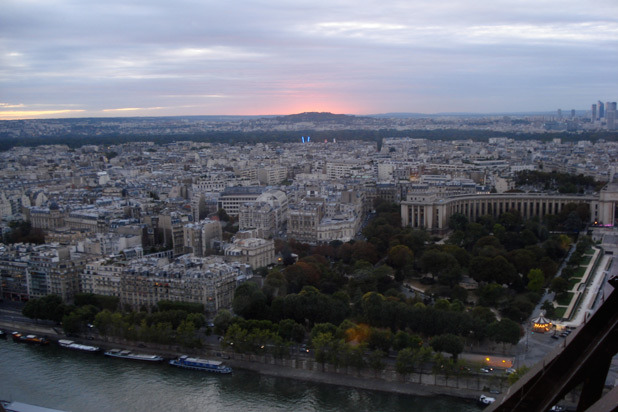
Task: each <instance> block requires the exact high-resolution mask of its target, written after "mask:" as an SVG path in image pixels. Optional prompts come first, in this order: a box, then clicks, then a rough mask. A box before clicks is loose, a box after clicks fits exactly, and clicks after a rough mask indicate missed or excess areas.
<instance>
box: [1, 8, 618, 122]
mask: <svg viewBox="0 0 618 412" xmlns="http://www.w3.org/2000/svg"><path fill="white" fill-rule="evenodd" d="M3 10H4V12H3V15H2V16H1V17H0V23H1V24H0V27H1V28H0V39H1V40H0V44H2V47H1V48H0V56H1V57H0V66H1V67H2V69H0V90H1V94H0V96H1V97H0V120H10V119H33V118H57V117H119V116H183V115H186V116H189V115H272V114H276V115H283V114H291V113H300V112H332V113H346V114H356V115H366V114H379V113H389V112H410V113H412V112H413V113H426V114H430V113H441V112H442V113H443V112H460V113H461V112H465V113H500V112H530V111H555V110H557V109H559V108H562V109H563V110H565V111H568V110H570V109H577V110H589V108H590V105H591V103H594V102H597V101H606V100H608V99H609V100H615V98H614V97H613V96H615V95H616V94H617V93H616V92H617V90H616V87H615V82H613V80H614V79H615V67H616V66H617V63H618V54H617V53H615V51H616V44H618V42H617V40H618V19H616V18H615V17H614V18H612V17H610V16H618V5H616V4H615V3H614V2H612V1H610V0H602V1H598V2H596V3H595V5H594V7H590V6H589V5H586V4H582V3H581V2H575V1H571V0H569V1H563V2H558V1H553V0H552V1H548V2H544V3H542V4H539V3H538V2H532V1H523V2H518V3H517V4H516V5H515V4H512V3H511V2H506V1H498V2H496V1H492V2H476V3H475V5H474V6H473V7H471V6H470V5H467V4H463V2H458V1H448V2H442V3H439V4H435V3H433V2H428V1H415V2H414V3H413V4H409V3H407V2H392V3H391V4H389V5H388V7H385V6H384V4H382V3H378V2H375V1H363V2H354V3H352V2H349V1H337V2H328V3H326V2H311V3H309V2H295V3H294V4H293V5H291V4H287V3H285V4H283V3H282V4H278V3H276V2H269V3H268V4H260V3H255V2H246V1H241V2H234V3H231V4H229V3H226V4H216V3H211V2H205V3H204V4H198V3H193V2H190V1H181V2H175V3H174V4H173V5H172V4H168V3H164V2H156V1H155V2H147V3H141V2H137V1H132V2H130V3H126V2H118V1H111V2H106V3H105V4H103V3H99V2H96V1H85V2H80V3H72V2H69V1H59V2H54V3H53V4H50V3H48V2H42V1H38V0H32V1H28V2H23V1H20V2H17V1H13V0H9V1H7V2H6V3H5V5H4V7H3Z"/></svg>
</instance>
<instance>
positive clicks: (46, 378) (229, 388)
mask: <svg viewBox="0 0 618 412" xmlns="http://www.w3.org/2000/svg"><path fill="white" fill-rule="evenodd" d="M0 399H3V400H10V401H19V402H24V403H30V404H33V405H38V406H45V407H48V408H56V409H61V410H64V411H71V412H94V411H96V412H131V411H136V412H142V411H148V412H150V411H182V412H190V411H243V412H249V411H269V412H273V411H350V412H352V411H353V412H362V411H384V412H388V411H419V412H423V411H427V412H429V411H431V412H440V411H449V412H456V411H463V412H466V411H478V410H479V408H478V407H477V406H476V405H475V404H474V403H472V402H470V401H465V400H461V399H457V398H450V397H445V396H441V397H417V396H406V395H396V394H388V393H382V392H373V391H366V390H358V389H353V388H347V387H342V386H332V385H325V384H317V383H310V382H303V381H296V380H292V379H282V378H274V377H267V376H263V375H259V374H257V373H254V372H249V371H243V370H239V369H236V370H234V372H233V373H232V374H231V375H217V374H210V373H206V372H199V371H190V370H184V369H178V368H173V367H171V366H169V365H167V364H165V363H161V364H144V363H139V362H134V361H127V360H123V359H111V358H106V357H104V356H103V355H101V354H91V353H81V352H74V351H70V350H68V349H64V348H60V347H58V346H57V345H56V344H55V343H51V344H50V345H48V346H30V345H27V344H23V343H15V342H13V341H12V340H11V338H10V337H9V339H8V340H0Z"/></svg>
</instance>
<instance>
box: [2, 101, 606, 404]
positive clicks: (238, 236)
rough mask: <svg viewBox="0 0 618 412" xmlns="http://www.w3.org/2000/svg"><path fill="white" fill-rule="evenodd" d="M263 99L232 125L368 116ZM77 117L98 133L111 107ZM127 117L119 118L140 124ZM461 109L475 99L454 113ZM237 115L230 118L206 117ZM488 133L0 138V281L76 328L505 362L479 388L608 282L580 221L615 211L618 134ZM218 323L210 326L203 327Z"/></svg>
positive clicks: (30, 308)
mask: <svg viewBox="0 0 618 412" xmlns="http://www.w3.org/2000/svg"><path fill="white" fill-rule="evenodd" d="M608 107H612V106H611V104H609V105H608ZM593 108H594V107H593ZM612 111H613V109H610V111H609V112H610V113H611V112H612ZM605 113H607V112H605ZM573 115H574V114H573ZM610 117H611V118H612V119H613V114H612V115H611V116H610ZM606 118H607V115H606V114H604V115H602V116H601V117H599V118H597V119H596V121H592V120H594V119H588V120H587V121H585V122H584V123H585V124H588V125H592V124H597V125H599V124H601V123H600V122H601V120H600V119H606ZM274 119H279V120H272V119H271V120H268V119H265V120H260V119H256V120H251V121H248V122H249V123H250V124H251V126H247V125H245V126H243V127H250V128H251V130H256V128H266V126H265V124H266V123H268V122H274V123H271V124H270V126H272V127H273V128H274V129H275V130H277V129H278V130H281V127H282V125H283V124H284V123H285V124H286V126H285V129H286V130H287V131H292V130H306V129H315V131H316V132H317V131H319V130H326V129H328V130H330V131H337V130H345V129H346V128H356V127H360V126H359V124H353V125H350V124H349V123H348V122H349V121H352V122H353V123H354V122H355V121H356V120H355V118H354V117H350V116H338V115H330V114H315V113H310V114H301V115H294V116H289V117H288V118H287V119H286V121H285V122H283V121H282V120H281V119H282V118H274ZM309 119H311V121H309ZM336 119H340V120H342V121H343V123H338V122H337V120H336ZM350 119H351V120H350ZM367 119H368V120H367V121H371V122H373V121H375V122H384V121H386V120H374V119H369V118H367ZM580 120H581V119H580ZM84 121H85V120H84ZM84 121H82V120H78V119H74V120H72V121H71V122H69V123H68V124H72V125H73V126H75V124H82V122H84ZM161 121H162V120H161V119H156V120H148V121H146V123H147V124H149V125H150V126H149V127H154V126H155V125H158V126H160V122H161ZM388 121H389V122H395V121H396V120H393V119H389V120H388ZM397 121H398V120H397ZM483 121H485V120H483ZM552 121H554V122H556V121H558V122H559V121H560V119H559V118H557V119H552ZM570 121H571V120H569V122H570ZM74 122H75V123H74ZM87 122H92V125H91V127H93V128H94V129H88V131H87V133H88V134H90V135H94V136H96V135H97V134H98V132H97V130H106V128H107V127H108V126H109V124H110V123H108V120H105V119H96V120H87ZM141 122H144V120H141V119H135V120H131V119H123V120H122V121H120V123H122V124H125V125H126V130H128V132H129V133H132V134H135V128H136V127H139V126H137V125H138V124H140V123H141ZM166 122H168V121H166ZM176 122H181V120H177V121H169V123H170V125H172V124H174V125H177V123H176ZM242 122H243V121H241V123H242ZM413 122H414V123H415V124H416V125H418V124H419V121H418V120H415V121H413ZM423 122H425V124H424V126H423V127H428V121H427V120H423ZM431 122H433V123H434V124H440V125H442V126H441V127H446V128H447V130H449V129H448V128H451V127H453V124H452V123H450V122H452V120H451V119H446V120H445V119H438V120H435V119H434V120H431ZM496 122H497V123H495V124H498V123H504V122H507V123H509V122H510V124H511V127H512V125H513V124H514V122H513V121H512V120H508V121H507V120H506V119H502V120H496ZM10 123H11V124H10V125H8V126H7V125H6V124H5V125H4V126H3V127H4V129H3V130H5V131H6V130H8V129H12V130H13V131H15V130H16V128H15V125H16V124H19V125H20V126H19V127H22V129H21V131H20V132H19V133H15V132H13V133H14V134H16V135H19V134H21V133H28V134H29V135H28V136H30V137H33V136H34V134H33V131H32V130H33V129H32V128H31V127H30V126H32V125H38V130H39V132H40V133H41V135H50V136H52V135H53V134H54V133H58V135H59V136H62V133H68V132H69V131H68V130H67V129H66V128H63V127H64V126H63V127H61V128H59V129H55V131H54V132H51V130H54V129H53V127H51V125H53V124H54V121H46V120H41V121H23V122H17V123H15V122H10ZM468 123H470V124H475V125H476V126H478V125H479V118H461V119H459V120H458V126H457V127H462V128H463V129H466V128H467V126H466V124H468ZM567 123H568V122H567ZM567 123H564V124H567ZM608 123H609V124H611V122H610V121H609V118H608V120H607V122H605V121H604V123H602V126H603V127H604V128H607V125H608ZM230 124H231V125H235V126H233V127H239V126H238V125H239V123H236V122H232V123H229V124H228V123H226V122H224V123H222V124H221V126H219V127H232V126H230ZM495 124H494V125H495ZM504 124H505V123H504ZM519 124H521V123H519ZM530 124H532V123H530ZM578 124H579V123H578ZM29 125H30V126H29ZM82 125H83V124H82ZM65 126H66V125H65ZM73 126H72V127H73ZM194 126H195V125H194ZM202 126H203V125H202ZM364 126H367V125H366V124H365V125H364ZM406 126H409V124H408V125H406ZM170 127H171V126H170ZM376 127H377V126H376ZM517 127H519V126H517ZM99 128H100V129H99ZM498 129H500V128H498ZM148 130H150V131H147V132H146V134H150V133H153V130H154V129H148ZM165 130H168V131H169V130H170V129H165ZM165 130H163V131H162V132H161V133H162V134H165V133H166V131H165ZM229 130H232V129H229ZM510 131H513V129H510ZM539 131H540V129H539ZM102 133H103V132H102ZM105 133H107V132H105ZM493 133H494V135H493V136H492V137H488V138H487V139H486V140H485V139H483V140H482V141H476V140H474V139H465V140H460V139H453V140H436V139H432V140H429V139H424V138H417V137H380V138H377V139H365V140H355V139H353V138H350V137H349V136H344V137H342V138H339V139H337V138H336V137H333V138H331V139H330V140H329V139H325V140H324V141H321V140H319V139H316V138H314V139H313V140H312V139H311V137H310V136H309V135H306V136H298V137H297V139H296V142H286V141H284V142H277V141H268V140H266V141H264V142H251V143H246V142H243V140H242V134H241V135H240V136H241V137H239V139H238V141H237V142H233V143H222V142H218V141H217V142H207V141H203V137H201V138H200V139H197V141H193V140H180V141H175V142H171V143H160V144H155V143H153V142H148V141H141V140H142V138H140V139H137V140H136V141H132V142H130V143H116V144H105V145H102V144H93V143H94V142H88V143H89V144H84V145H81V146H75V147H69V146H67V145H57V144H56V145H39V146H32V147H29V145H28V146H21V145H19V146H14V147H12V148H11V149H9V150H6V151H5V152H2V153H1V154H0V158H1V163H0V164H1V165H2V166H1V170H0V179H1V182H2V184H1V187H2V190H1V191H0V216H1V217H2V226H1V227H2V238H3V240H4V243H3V244H2V245H1V247H0V276H1V283H0V288H1V289H0V292H1V295H2V298H3V299H4V300H5V301H6V302H13V303H15V302H20V305H24V304H25V306H24V307H23V314H24V315H26V316H28V317H30V318H33V319H48V320H49V321H52V322H62V329H63V330H64V333H67V334H69V335H71V336H77V337H79V336H82V337H84V336H90V337H91V338H92V337H93V336H94V337H96V338H97V339H102V338H103V337H105V339H112V340H114V339H119V338H120V339H128V340H129V341H135V342H145V343H147V344H149V345H155V346H153V350H154V349H156V348H157V346H156V345H169V344H172V343H175V344H178V345H183V346H184V347H185V350H187V351H191V350H193V351H195V350H197V351H198V352H197V353H201V352H199V351H201V350H206V351H210V350H213V348H215V349H214V350H218V351H224V353H227V354H228V355H226V357H228V358H229V357H230V356H233V359H238V358H237V356H239V354H240V355H243V354H253V355H254V356H255V355H258V356H271V357H274V358H273V359H281V362H283V363H282V365H285V364H286V362H289V361H285V359H286V358H289V357H290V356H291V357H292V359H294V358H297V357H298V354H296V355H294V354H293V350H292V348H295V347H296V346H295V345H301V346H302V347H303V348H307V349H306V350H307V352H309V351H311V352H310V353H311V356H312V358H313V359H314V362H316V365H320V364H321V365H322V366H321V368H322V370H324V368H325V365H327V364H328V365H332V366H330V367H329V368H332V367H334V368H336V369H335V370H338V368H340V367H341V366H343V365H345V366H347V367H348V368H349V367H354V368H356V369H357V370H358V371H359V373H360V371H361V370H363V369H368V370H369V369H373V370H375V371H377V370H383V372H382V373H383V374H384V373H387V372H385V371H388V370H391V369H392V371H393V373H395V374H396V375H398V376H403V377H404V380H405V379H406V376H408V375H410V379H413V377H412V375H413V374H414V373H418V374H419V377H418V382H422V383H429V381H425V380H423V379H424V378H423V369H424V368H429V370H428V371H427V373H429V374H428V375H427V376H433V377H434V378H433V379H434V380H433V382H432V383H431V384H432V385H439V383H438V380H437V379H438V378H437V377H438V376H440V372H439V370H440V368H441V369H442V373H443V374H444V376H445V379H446V382H448V376H449V374H450V375H455V376H459V375H461V374H462V371H470V370H471V369H470V368H474V369H473V370H478V368H479V367H482V368H481V372H480V373H481V374H482V373H483V371H484V370H485V369H486V370H487V371H489V370H491V369H493V367H498V368H499V370H502V371H504V370H506V372H507V373H506V374H502V375H500V379H498V380H493V381H491V380H490V381H483V382H485V383H483V384H482V385H481V386H483V385H484V387H485V388H490V389H492V388H493V389H492V390H495V391H500V390H502V389H503V388H504V385H507V381H506V379H507V377H508V378H509V381H511V382H514V380H515V379H516V377H519V376H521V375H522V374H524V373H525V372H526V371H527V368H528V367H529V366H531V365H527V366H526V361H525V359H528V362H531V361H533V360H535V359H534V358H533V357H532V356H531V355H529V357H528V358H526V357H525V355H524V354H525V352H524V353H521V352H519V351H520V349H518V344H521V342H523V339H524V337H525V339H526V352H527V351H528V346H527V345H528V340H527V339H528V337H527V336H528V333H529V332H530V330H535V328H536V330H537V331H541V332H546V333H553V335H552V336H557V333H560V332H564V331H567V332H568V331H569V330H570V328H572V327H573V328H574V327H577V326H578V325H579V324H581V322H583V320H585V316H587V315H586V313H589V311H590V310H592V305H593V304H594V302H595V301H596V299H597V298H598V293H599V292H598V291H599V290H602V286H603V281H604V279H605V278H603V279H601V277H600V276H596V274H595V273H594V272H591V269H587V270H586V272H585V274H584V273H583V272H581V271H583V270H584V269H580V267H582V268H583V267H587V266H585V264H583V263H582V262H588V265H590V267H591V268H592V265H594V266H595V267H597V266H599V265H601V267H602V268H609V266H610V265H611V260H608V257H607V256H605V257H603V255H598V249H596V248H595V247H594V245H595V242H594V240H593V239H596V240H599V239H600V241H601V242H604V240H603V239H604V238H603V236H604V233H605V232H603V231H602V230H610V232H608V233H611V228H612V227H613V226H614V225H615V224H616V218H617V215H616V201H617V199H616V196H617V193H618V191H617V184H616V183H615V182H616V180H615V175H616V169H617V167H618V166H617V163H616V159H618V142H617V141H616V140H615V139H613V138H612V135H608V137H609V139H596V140H594V141H593V140H581V139H575V140H574V141H571V140H570V139H567V141H564V142H563V141H562V139H561V138H560V137H552V135H551V133H549V134H547V135H546V136H545V138H544V140H535V139H531V138H527V139H522V140H519V139H515V138H511V137H504V136H501V135H500V133H501V132H500V131H495V132H493ZM41 135H40V136H41ZM24 139H25V140H27V139H28V137H26V136H22V137H21V141H22V142H23V141H25V140H24ZM603 228H605V229H603ZM591 229H593V230H591ZM586 230H588V233H587V234H588V236H587V235H586ZM597 230H601V232H598V233H597V232H596V231H597ZM580 232H581V234H579V236H578V233H580ZM589 235H592V236H593V237H592V238H591V237H590V236H589ZM610 247H612V246H611V245H610ZM569 249H572V250H571V251H570V252H569ZM567 252H568V253H567ZM563 260H564V261H565V262H567V263H568V265H567V266H566V267H564V268H561V269H560V270H559V266H561V265H562V264H561V262H562V261H563ZM590 262H592V263H590ZM582 265H583V266H582ZM589 272H590V274H589ZM26 302H27V303H26ZM539 308H542V312H540V313H539V312H538V310H539ZM544 316H545V317H544ZM531 319H534V321H531ZM539 319H541V320H544V319H547V320H545V322H547V324H541V325H539V324H538V322H540V321H539ZM531 322H532V323H531ZM531 325H532V326H531ZM548 325H549V326H548ZM211 333H215V334H217V335H220V336H221V338H220V340H219V342H218V343H217V344H215V346H212V345H213V343H212V342H210V340H209V338H208V336H209V335H210V334H211ZM563 335H564V336H567V335H566V334H564V333H563ZM209 342H210V343H209ZM497 343H502V345H507V344H508V345H509V348H511V349H509V350H508V351H506V352H504V351H501V350H498V349H496V346H495V344H497ZM164 347H165V346H163V347H159V348H158V349H157V350H159V351H161V350H163V351H164V352H165V351H166V350H165V349H163V348H164ZM419 348H420V349H419ZM466 348H468V349H466ZM291 350H292V352H291ZM365 351H368V352H365ZM462 352H463V353H462ZM291 353H292V354H291ZM440 353H450V354H451V355H452V358H443V357H442V355H441V354H440ZM106 354H107V352H106ZM389 354H391V355H392V356H393V357H395V358H396V362H394V363H392V364H390V363H389V361H388V355H389ZM460 354H461V357H460V356H458V355H460ZM479 354H481V355H479ZM485 355H487V356H488V357H487V360H486V361H483V360H482V359H481V358H482V357H483V356H485ZM505 356H506V359H507V361H506V362H507V363H506V364H501V363H499V361H497V360H493V359H498V358H500V357H501V358H504V357H505ZM383 357H385V358H383ZM382 358H383V360H381V359H382ZM264 359H266V358H264ZM490 359H491V360H490ZM428 362H430V363H432V364H433V365H434V366H433V367H432V366H427V363H428ZM495 362H498V363H497V364H496V363H495ZM501 362H505V360H502V361H501ZM372 365H373V366H372ZM436 365H437V366H436ZM483 365H485V366H483ZM516 366H517V367H518V369H517V371H516V369H515V367H516ZM297 367H298V366H297ZM305 367H307V366H305ZM313 367H314V366H310V368H313ZM315 367H318V366H315ZM436 367H438V369H436ZM445 367H446V368H447V369H446V370H448V371H449V372H446V370H445V369H444V368H445ZM500 367H501V368H502V369H500ZM432 368H433V369H432ZM487 368H489V369H487ZM329 370H331V369H329ZM431 371H433V372H432V373H433V375H431V373H430V372H431ZM466 373H467V375H466ZM466 373H464V375H466V376H468V381H469V379H470V378H469V377H470V376H473V377H474V376H475V375H477V374H478V373H479V372H476V373H475V372H472V375H470V372H466ZM372 374H375V372H372ZM507 375H509V376H507ZM511 378H513V379H511ZM383 379H386V380H389V379H388V378H384V377H383ZM425 379H427V378H425ZM477 379H478V378H477ZM458 380H459V378H458ZM479 382H480V381H478V382H477V384H476V390H479V389H482V388H481V387H480V386H479V384H480V383H479ZM467 385H468V386H467V388H468V389H470V384H469V383H467ZM446 387H447V388H448V385H446ZM458 387H459V388H460V386H458ZM447 392H448V391H447Z"/></svg>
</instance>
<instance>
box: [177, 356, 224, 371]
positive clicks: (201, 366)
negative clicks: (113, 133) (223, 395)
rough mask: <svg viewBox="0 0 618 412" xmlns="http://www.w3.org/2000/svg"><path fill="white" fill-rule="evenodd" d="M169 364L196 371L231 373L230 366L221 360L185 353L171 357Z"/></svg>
mask: <svg viewBox="0 0 618 412" xmlns="http://www.w3.org/2000/svg"><path fill="white" fill-rule="evenodd" d="M170 365H172V366H178V367H179V368H185V369H193V370H197V371H206V372H215V373H231V372H232V368H230V367H229V366H225V365H224V364H223V362H221V361H214V360H208V359H200V358H190V357H188V356H187V355H182V356H181V357H179V358H178V359H172V360H171V361H170Z"/></svg>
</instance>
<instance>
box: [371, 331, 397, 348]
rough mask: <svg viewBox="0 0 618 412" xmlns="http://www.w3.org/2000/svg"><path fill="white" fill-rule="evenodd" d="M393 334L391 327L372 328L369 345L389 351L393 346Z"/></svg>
mask: <svg viewBox="0 0 618 412" xmlns="http://www.w3.org/2000/svg"><path fill="white" fill-rule="evenodd" d="M391 341H392V334H391V331H390V329H377V328H371V330H370V334H369V342H368V344H369V347H370V348H371V349H374V350H375V349H380V350H382V351H383V352H385V353H388V350H389V349H390V347H391Z"/></svg>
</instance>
